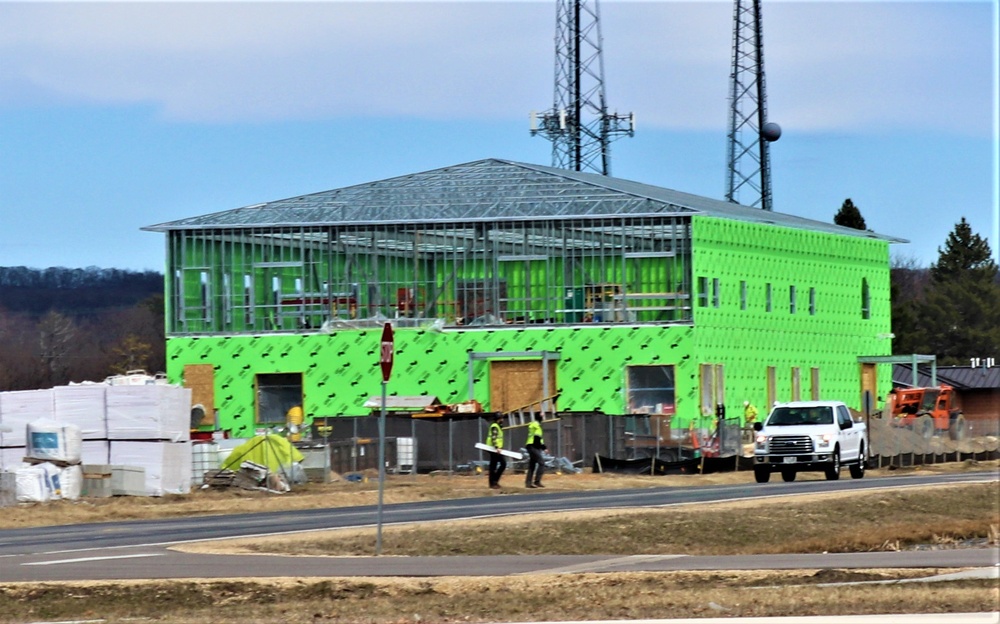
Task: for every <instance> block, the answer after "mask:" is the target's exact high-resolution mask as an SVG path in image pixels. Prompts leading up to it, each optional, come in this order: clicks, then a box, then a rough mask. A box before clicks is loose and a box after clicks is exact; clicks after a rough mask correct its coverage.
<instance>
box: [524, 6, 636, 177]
mask: <svg viewBox="0 0 1000 624" xmlns="http://www.w3.org/2000/svg"><path fill="white" fill-rule="evenodd" d="M601 46H602V40H601V25H600V7H599V6H598V3H597V0H557V2H556V72H555V75H556V80H555V103H554V104H553V106H552V109H551V110H548V111H546V112H544V113H541V114H540V115H536V114H535V113H531V135H532V136H535V135H536V134H541V135H543V136H545V137H546V138H548V139H549V140H550V141H552V166H553V167H560V168H563V169H572V170H574V171H592V172H596V173H600V174H603V175H611V148H610V145H611V141H612V140H613V138H617V136H619V135H623V134H627V135H628V136H633V135H634V134H635V115H633V114H631V113H629V114H627V115H619V114H617V113H608V108H607V103H606V100H605V95H604V58H603V52H602V49H601Z"/></svg>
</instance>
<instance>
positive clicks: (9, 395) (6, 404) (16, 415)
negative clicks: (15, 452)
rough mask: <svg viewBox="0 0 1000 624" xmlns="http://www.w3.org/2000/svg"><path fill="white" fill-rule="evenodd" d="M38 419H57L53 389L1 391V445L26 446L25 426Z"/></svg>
mask: <svg viewBox="0 0 1000 624" xmlns="http://www.w3.org/2000/svg"><path fill="white" fill-rule="evenodd" d="M36 420H55V407H54V404H53V402H52V390H17V391H14V392H0V424H3V425H5V426H6V427H9V428H10V431H3V432H0V446H25V445H26V444H27V441H26V439H25V427H26V426H27V425H28V423H30V422H34V421H36Z"/></svg>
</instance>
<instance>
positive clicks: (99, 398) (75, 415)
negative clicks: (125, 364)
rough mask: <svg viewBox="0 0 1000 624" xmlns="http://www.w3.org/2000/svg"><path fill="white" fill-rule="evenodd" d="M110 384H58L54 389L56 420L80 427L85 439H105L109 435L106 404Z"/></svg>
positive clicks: (53, 401)
mask: <svg viewBox="0 0 1000 624" xmlns="http://www.w3.org/2000/svg"><path fill="white" fill-rule="evenodd" d="M107 388H108V386H107V385H106V384H100V383H87V384H75V385H71V386H56V387H55V388H53V389H52V404H53V406H54V407H53V411H54V414H55V420H56V421H57V422H61V423H71V424H74V425H76V426H77V427H79V428H80V433H81V435H82V438H83V439H84V440H104V439H107V437H108V424H107V420H106V416H105V414H106V411H107V408H106V406H105V404H104V402H105V395H106V393H107Z"/></svg>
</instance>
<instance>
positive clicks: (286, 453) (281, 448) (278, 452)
mask: <svg viewBox="0 0 1000 624" xmlns="http://www.w3.org/2000/svg"><path fill="white" fill-rule="evenodd" d="M245 461H251V462H253V463H255V464H260V465H261V466H267V468H268V470H272V471H278V470H280V469H281V468H283V467H284V468H288V467H289V466H291V465H292V464H293V463H294V462H301V461H302V453H300V452H299V449H297V448H295V447H294V446H292V443H291V442H289V441H288V440H287V439H286V438H284V437H282V436H280V435H275V434H270V433H269V434H267V435H259V436H256V437H254V438H250V439H249V440H247V441H246V442H244V443H243V444H241V445H239V446H237V447H236V448H234V449H233V451H232V452H231V453H230V454H229V457H227V458H226V460H225V461H224V462H223V463H222V468H223V469H225V470H233V471H236V470H239V469H240V464H242V463H243V462H245Z"/></svg>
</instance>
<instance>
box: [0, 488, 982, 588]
mask: <svg viewBox="0 0 1000 624" xmlns="http://www.w3.org/2000/svg"><path fill="white" fill-rule="evenodd" d="M997 480H998V474H997V473H995V472H993V473H963V474H953V475H932V476H903V477H886V478H881V479H870V480H869V479H864V480H845V481H804V482H793V483H774V484H767V485H758V484H748V485H736V486H705V487H674V488H671V487H663V488H659V487H658V488H649V489H643V490H614V491H607V490H602V491H593V492H553V493H549V492H541V493H532V494H531V495H529V496H489V497H483V498H474V499H459V500H449V501H435V502H424V503H403V504H397V505H386V506H385V508H384V509H383V521H384V523H385V524H387V525H388V524H396V523H407V522H430V521H435V520H454V519H466V518H476V517H489V516H497V515H506V514H519V513H525V512H539V511H564V510H568V509H596V508H616V507H655V506H667V505H678V504H693V503H694V504H696V503H700V502H714V501H726V500H737V499H753V498H759V497H765V496H788V495H795V494H815V493H819V492H830V491H843V490H859V489H873V488H891V489H898V488H900V487H907V486H917V485H927V484H935V483H968V482H974V481H994V482H995V481H997ZM374 520H375V507H373V506H369V507H352V508H333V509H314V510H302V511H288V512H276V513H260V514H242V515H236V516H222V517H220V516H214V517H198V518H182V519H172V520H155V521H132V522H115V523H103V524H90V525H75V526H65V527H40V528H32V529H13V530H3V531H0V582H11V581H41V580H83V579H94V580H97V579H138V578H160V579H165V578H233V577H238V576H242V577H278V576H439V575H470V576H479V575H484V576H485V575H489V576H496V575H512V574H527V573H539V572H552V573H555V572H603V571H642V570H649V571H662V570H722V569H731V570H732V569H766V568H769V569H796V568H875V567H886V568H893V567H940V568H953V567H985V566H993V565H997V564H998V563H1000V550H998V549H996V548H990V549H957V550H940V551H912V552H899V553H894V552H884V553H856V554H827V555H821V554H817V555H769V556H727V557H688V556H679V555H669V554H666V555H641V556H632V557H622V556H600V555H593V556H540V557H518V556H509V557H507V556H504V557H495V556H494V557H384V556H383V557H279V556H254V557H253V558H252V565H248V561H250V559H248V558H247V557H244V556H219V555H201V554H190V553H181V552H176V551H173V550H170V549H169V548H168V547H169V546H170V545H172V544H178V543H185V542H192V541H202V540H212V539H220V538H228V537H246V536H253V535H271V534H280V533H285V532H288V531H290V530H296V531H311V530H322V529H329V528H341V527H359V526H371V525H372V523H373V522H374Z"/></svg>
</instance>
